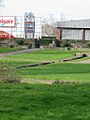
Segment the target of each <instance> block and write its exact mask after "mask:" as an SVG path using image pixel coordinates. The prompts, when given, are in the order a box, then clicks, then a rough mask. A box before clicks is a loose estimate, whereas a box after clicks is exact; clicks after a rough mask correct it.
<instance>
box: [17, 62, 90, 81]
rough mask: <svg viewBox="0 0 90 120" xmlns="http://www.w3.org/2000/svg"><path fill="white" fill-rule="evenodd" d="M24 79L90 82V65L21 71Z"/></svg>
mask: <svg viewBox="0 0 90 120" xmlns="http://www.w3.org/2000/svg"><path fill="white" fill-rule="evenodd" d="M19 72H20V74H22V75H23V77H24V78H29V79H36V80H64V81H77V82H90V64H72V63H57V64H55V63H54V64H50V65H46V66H38V67H33V68H25V69H21V70H19Z"/></svg>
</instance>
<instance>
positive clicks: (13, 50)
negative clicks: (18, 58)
mask: <svg viewBox="0 0 90 120" xmlns="http://www.w3.org/2000/svg"><path fill="white" fill-rule="evenodd" d="M19 50H23V48H21V47H18V48H2V47H0V53H8V52H16V51H19Z"/></svg>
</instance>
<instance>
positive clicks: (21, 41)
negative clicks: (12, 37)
mask: <svg viewBox="0 0 90 120" xmlns="http://www.w3.org/2000/svg"><path fill="white" fill-rule="evenodd" d="M16 43H17V45H24V38H18V39H16Z"/></svg>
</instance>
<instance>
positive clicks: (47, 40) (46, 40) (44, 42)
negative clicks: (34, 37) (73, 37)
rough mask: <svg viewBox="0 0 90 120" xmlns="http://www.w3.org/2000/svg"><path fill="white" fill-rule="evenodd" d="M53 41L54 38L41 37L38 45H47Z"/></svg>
mask: <svg viewBox="0 0 90 120" xmlns="http://www.w3.org/2000/svg"><path fill="white" fill-rule="evenodd" d="M54 40H55V38H54V37H42V38H41V39H40V45H49V43H52V41H54Z"/></svg>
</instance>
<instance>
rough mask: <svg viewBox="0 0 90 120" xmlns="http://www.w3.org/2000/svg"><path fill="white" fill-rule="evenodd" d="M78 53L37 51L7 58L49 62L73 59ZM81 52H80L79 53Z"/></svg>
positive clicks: (72, 51) (71, 51)
mask: <svg viewBox="0 0 90 120" xmlns="http://www.w3.org/2000/svg"><path fill="white" fill-rule="evenodd" d="M76 52H78V51H74V50H70V51H68V50H39V51H33V52H30V53H22V54H16V55H12V56H9V59H23V60H30V61H35V62H38V61H50V60H59V59H64V58H68V57H73V56H74V54H75V53H76ZM80 52H82V51H80Z"/></svg>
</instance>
